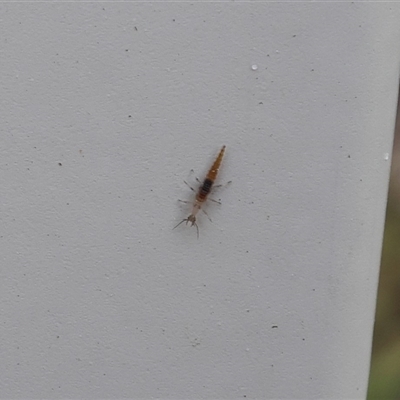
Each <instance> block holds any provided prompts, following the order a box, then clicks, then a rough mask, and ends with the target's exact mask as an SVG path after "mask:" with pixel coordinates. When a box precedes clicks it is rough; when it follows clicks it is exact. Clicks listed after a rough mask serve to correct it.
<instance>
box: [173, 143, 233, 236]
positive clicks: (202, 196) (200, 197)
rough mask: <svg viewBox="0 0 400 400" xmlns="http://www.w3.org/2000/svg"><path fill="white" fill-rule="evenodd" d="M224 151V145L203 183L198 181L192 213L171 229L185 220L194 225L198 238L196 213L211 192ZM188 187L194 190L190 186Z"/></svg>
mask: <svg viewBox="0 0 400 400" xmlns="http://www.w3.org/2000/svg"><path fill="white" fill-rule="evenodd" d="M224 153H225V146H222V148H221V150H220V152H219V154H218V156H217V158H216V159H215V161H214V164H213V165H212V166H211V168H210V169H209V171H208V173H207V175H206V177H205V179H204V181H203V183H201V182H200V183H201V185H200V187H199V190H198V191H197V193H196V197H195V200H194V203H193V208H192V213H191V214H190V215H189V216H188V217H187V218H185V219H183V220H182V221H181V222H179V224H178V225H176V226H174V227H173V229H175V228H177V227H178V226H179V225H180V224H183V223H184V222H186V225H187V224H188V223H189V222H190V223H191V224H192V225H191V226H193V225H194V226H195V227H196V229H197V238H199V227H198V225H197V223H196V215H197V213H198V212H199V211H200V210H201V207H202V206H203V204H204V203H205V202H206V200H207V197H208V195H209V194H210V192H211V188H212V187H213V185H214V182H215V179H216V178H217V174H218V170H219V167H220V166H221V162H222V157H223V156H224ZM185 183H186V182H185ZM186 184H187V183H186ZM187 185H188V184H187ZM188 186H189V185H188ZM189 187H190V186H189ZM190 189H192V190H193V191H195V190H194V189H193V188H191V187H190ZM214 201H216V200H214ZM217 203H219V202H217ZM203 212H204V213H205V211H204V210H203ZM206 215H207V214H206Z"/></svg>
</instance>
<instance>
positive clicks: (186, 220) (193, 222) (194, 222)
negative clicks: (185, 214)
mask: <svg viewBox="0 0 400 400" xmlns="http://www.w3.org/2000/svg"><path fill="white" fill-rule="evenodd" d="M189 221H190V222H191V223H192V226H193V225H194V226H195V227H196V231H197V239H198V238H199V226H198V225H197V223H196V221H191V220H190V219H189V218H185V219H183V220H182V221H181V222H179V224H178V225H175V226H174V227H173V228H172V230H174V229H175V228H177V227H178V226H179V225H180V224H183V223H184V222H186V224H187V223H188V222H189Z"/></svg>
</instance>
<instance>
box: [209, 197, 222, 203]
mask: <svg viewBox="0 0 400 400" xmlns="http://www.w3.org/2000/svg"><path fill="white" fill-rule="evenodd" d="M208 200H210V201H213V202H214V203H217V204H219V205H221V204H222V203H221V202H220V201H218V200H215V199H211V198H210V199H208Z"/></svg>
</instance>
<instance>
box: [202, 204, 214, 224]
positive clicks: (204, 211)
mask: <svg viewBox="0 0 400 400" xmlns="http://www.w3.org/2000/svg"><path fill="white" fill-rule="evenodd" d="M210 200H211V199H210ZM201 211H203V213H204V214H206V215H207V218H208V219H209V220H210V222H212V219H211V218H210V216H209V215H208V214H207V212H206V210H204V209H203V208H202V209H201Z"/></svg>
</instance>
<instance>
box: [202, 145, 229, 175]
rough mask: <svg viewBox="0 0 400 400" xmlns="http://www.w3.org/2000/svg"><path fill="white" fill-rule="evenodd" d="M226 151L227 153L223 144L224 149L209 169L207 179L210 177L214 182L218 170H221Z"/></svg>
mask: <svg viewBox="0 0 400 400" xmlns="http://www.w3.org/2000/svg"><path fill="white" fill-rule="evenodd" d="M224 153H225V146H222V149H221V151H220V152H219V154H218V157H217V158H216V159H215V161H214V164H213V165H212V167H211V168H210V170H209V171H208V174H207V178H206V179H210V180H211V181H212V182H214V181H215V178H216V177H217V174H218V170H219V167H220V165H221V162H222V157H223V156H224Z"/></svg>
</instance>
